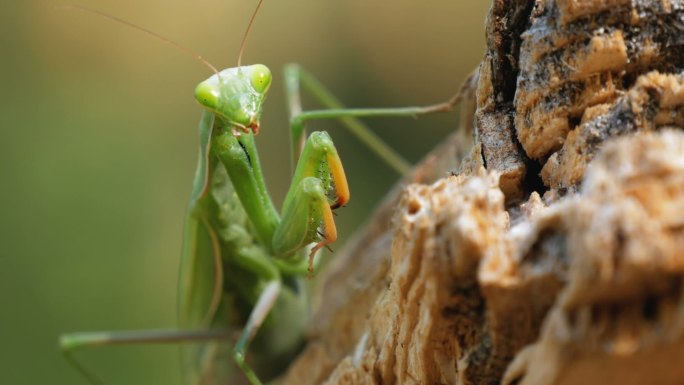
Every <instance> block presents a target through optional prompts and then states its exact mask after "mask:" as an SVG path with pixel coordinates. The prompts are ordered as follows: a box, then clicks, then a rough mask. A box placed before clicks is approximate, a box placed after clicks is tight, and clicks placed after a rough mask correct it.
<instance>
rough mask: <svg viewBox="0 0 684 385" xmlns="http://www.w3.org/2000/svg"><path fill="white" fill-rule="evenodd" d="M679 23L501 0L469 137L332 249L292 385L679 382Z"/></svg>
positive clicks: (654, 5) (635, 0)
mask: <svg viewBox="0 0 684 385" xmlns="http://www.w3.org/2000/svg"><path fill="white" fill-rule="evenodd" d="M683 32H684V0H631V1H630V0H593V1H592V0H509V1H504V0H494V1H493V4H492V7H491V10H490V13H489V16H488V18H487V21H486V37H487V52H486V54H485V57H484V59H483V61H482V63H481V65H480V67H479V77H478V76H474V77H472V78H471V79H470V81H471V84H472V87H470V90H472V91H473V94H472V97H471V98H470V99H469V100H468V102H466V103H464V106H463V109H464V113H463V124H462V126H463V127H461V131H460V132H459V133H456V134H454V135H453V136H452V137H451V138H449V139H448V140H447V141H446V143H445V144H443V145H442V147H440V148H439V149H437V150H435V151H434V152H433V153H432V154H430V155H429V156H428V157H427V158H426V160H425V161H424V162H423V163H422V164H421V165H419V166H418V167H417V168H416V170H415V171H414V173H413V174H412V175H411V176H409V177H407V178H406V180H404V181H402V184H401V185H400V186H399V187H397V188H395V190H394V191H393V192H392V193H390V194H389V195H388V198H387V199H386V201H385V202H384V204H383V205H382V206H381V208H380V209H379V211H378V212H377V213H376V214H375V216H374V217H373V219H372V222H371V223H370V224H369V225H368V226H367V228H366V230H365V231H364V232H363V233H361V234H359V235H358V236H357V239H356V240H355V242H353V244H352V245H351V246H350V247H349V248H347V249H346V250H345V251H344V252H342V253H338V255H337V256H336V262H335V264H334V266H332V267H331V269H329V270H328V272H327V275H326V277H325V278H324V287H323V291H322V293H321V298H320V303H321V305H320V308H319V309H318V311H317V313H316V315H315V316H314V326H313V328H312V330H311V336H310V341H309V343H308V345H307V346H306V348H305V350H304V352H303V353H302V354H301V356H300V357H299V358H298V360H297V361H296V362H295V363H294V364H293V365H292V366H291V368H290V370H289V371H288V373H287V374H286V375H285V377H284V380H283V382H284V383H285V384H292V385H294V384H297V385H300V384H322V383H324V384H498V383H504V384H534V385H541V384H572V383H582V384H593V383H596V384H603V383H612V382H615V383H620V384H644V383H654V384H655V383H660V384H681V383H682V382H684V365H681V363H682V362H684V285H683V284H682V283H683V277H684V133H682V131H681V129H682V128H684V114H683V106H684V73H682V70H683V68H684V37H683V36H684V34H683ZM470 133H474V135H472V136H473V139H474V140H473V141H470V140H468V139H469V138H468V136H469V135H470ZM446 170H452V172H451V173H450V175H447V172H446ZM407 182H412V184H410V185H408V186H406V183H407ZM426 183H431V184H426Z"/></svg>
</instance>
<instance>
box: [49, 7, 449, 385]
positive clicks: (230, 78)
mask: <svg viewBox="0 0 684 385" xmlns="http://www.w3.org/2000/svg"><path fill="white" fill-rule="evenodd" d="M262 2H263V0H259V2H258V4H257V6H256V9H255V11H254V13H253V15H252V18H251V19H250V21H249V24H248V27H247V29H246V32H245V35H244V37H243V40H242V44H241V47H240V53H239V55H238V65H237V67H234V68H228V69H225V70H222V71H218V70H217V69H216V68H215V67H214V66H212V65H211V64H210V63H209V62H207V61H206V60H205V59H203V58H202V57H201V56H200V55H197V54H196V53H194V52H193V51H191V50H189V49H187V48H185V47H182V46H180V45H179V44H177V43H175V42H173V41H171V40H168V39H166V38H164V37H162V36H161V35H158V34H156V33H154V32H151V31H149V30H146V29H144V28H142V27H139V26H137V25H134V24H131V23H129V22H127V21H124V20H121V19H118V18H116V17H113V16H110V15H107V14H104V13H101V12H99V11H94V10H90V9H87V8H83V7H79V6H68V7H66V8H73V9H78V10H81V11H85V12H88V13H91V14H94V15H97V16H100V17H104V18H107V19H110V20H113V21H115V22H118V23H121V24H124V25H126V26H128V27H131V28H134V29H136V30H139V31H142V32H144V33H146V34H148V35H151V36H153V37H155V38H158V39H161V40H163V41H164V42H166V43H169V44H171V45H174V46H175V47H177V48H179V49H180V50H182V51H184V52H186V53H189V54H190V55H191V56H194V57H195V58H196V59H198V60H199V61H200V62H201V63H203V64H205V65H206V66H208V67H209V68H210V69H211V71H212V72H213V73H214V74H213V75H212V76H211V77H209V78H208V79H207V80H205V81H203V82H201V83H200V84H199V85H198V86H197V87H196V89H195V98H196V100H197V101H198V103H199V104H200V105H201V106H202V107H203V108H204V109H205V111H204V113H203V115H202V118H201V120H200V124H199V137H200V140H199V142H200V145H199V158H198V164H197V169H196V174H195V178H194V182H193V187H192V193H191V198H190V203H189V207H188V211H187V218H186V223H185V228H184V235H183V237H184V238H183V250H182V256H181V267H180V279H179V291H178V293H179V294H178V299H179V301H178V309H179V324H180V329H179V330H150V331H132V332H97V333H72V334H66V335H63V336H62V337H61V339H60V347H61V348H62V351H63V352H64V353H65V356H66V357H67V359H68V360H69V362H70V363H72V364H73V365H74V366H75V367H76V368H77V370H78V371H79V372H81V374H83V375H84V376H85V377H86V379H88V380H89V381H90V382H92V383H101V381H100V380H99V379H98V378H97V377H96V376H94V375H93V374H92V373H90V372H89V371H88V370H86V369H85V368H84V367H83V366H81V365H80V364H79V362H78V361H76V360H75V358H74V356H73V351H74V350H75V349H77V348H82V347H87V346H99V345H107V344H123V343H183V345H182V346H183V348H182V367H183V371H184V381H185V383H186V384H188V385H191V384H193V385H194V384H209V383H211V384H213V383H228V381H229V379H230V376H231V368H232V367H233V364H231V362H234V363H235V364H237V366H238V367H239V368H240V370H241V371H242V372H243V373H244V375H245V376H246V378H247V379H248V380H249V382H250V383H251V384H252V385H258V384H262V380H269V379H271V378H274V377H275V376H277V375H278V374H280V372H281V371H282V370H283V369H284V368H285V367H287V363H288V361H289V359H291V358H292V357H293V356H294V355H295V354H296V353H297V351H298V350H299V349H300V348H301V346H302V344H303V341H304V332H305V329H306V321H307V318H308V298H307V294H306V291H305V287H304V282H303V278H304V277H306V276H311V275H312V274H313V272H314V270H315V265H316V264H317V261H318V259H317V258H315V257H316V256H317V255H318V251H319V250H320V249H322V248H323V247H326V246H327V245H328V244H330V243H333V242H335V240H336V239H337V230H336V227H335V221H334V217H333V210H334V209H336V208H338V207H342V206H344V205H345V204H346V203H347V202H348V201H349V196H350V193H349V188H348V186H347V180H346V177H345V173H344V169H343V166H342V162H341V160H340V157H339V155H338V153H337V150H336V148H335V146H334V144H333V141H332V139H331V138H330V136H329V135H328V133H326V132H324V131H318V132H312V133H310V134H308V135H307V133H306V131H305V123H306V122H307V121H309V120H313V119H341V120H342V122H343V124H344V125H345V126H346V127H347V128H349V129H350V130H351V131H352V132H353V133H354V134H356V135H357V136H358V137H359V138H360V139H361V140H362V141H363V142H364V143H366V144H367V145H369V146H370V147H371V148H373V149H375V150H376V151H377V152H378V154H379V155H380V156H381V157H382V158H383V159H384V160H385V161H387V162H388V163H389V164H390V165H391V166H392V167H394V168H395V169H396V170H397V171H399V172H400V173H405V172H407V171H408V170H409V168H410V165H409V164H408V163H407V162H405V161H404V160H403V159H402V158H401V157H400V156H398V155H397V154H396V153H395V152H394V151H393V150H392V149H391V148H390V147H388V146H387V145H386V144H384V142H382V141H381V140H380V139H378V138H377V137H376V136H375V135H373V134H372V132H371V131H370V130H368V128H367V127H366V126H365V125H363V123H361V122H360V121H359V120H357V118H359V117H375V116H415V115H420V114H426V113H432V112H439V111H449V110H451V108H452V107H453V105H454V104H456V103H457V102H458V99H459V95H458V94H457V95H456V96H454V97H453V98H452V99H451V100H449V101H448V102H445V103H441V104H436V105H431V106H427V107H404V108H374V109H345V108H343V106H342V104H341V103H340V102H339V101H338V100H337V99H335V98H334V97H333V96H332V94H331V93H330V92H329V91H328V90H327V89H325V88H324V87H323V86H322V85H321V84H320V83H319V82H318V81H317V80H316V79H315V78H314V77H313V76H311V75H310V74H309V73H308V72H306V71H305V70H303V69H302V68H300V67H299V66H297V65H289V66H288V67H287V68H286V69H285V84H286V95H287V99H288V100H287V103H288V106H289V109H290V117H291V119H290V132H291V148H292V155H291V159H292V165H293V166H294V173H293V178H292V183H291V186H290V189H289V191H288V193H287V195H286V197H285V200H284V202H283V205H282V210H281V212H278V211H277V210H276V209H275V206H274V204H273V202H272V200H271V197H270V195H269V193H268V191H267V189H266V183H265V180H264V177H263V173H262V170H261V166H260V163H259V155H258V152H257V147H256V142H255V137H256V135H257V134H258V133H259V129H260V123H259V118H260V116H261V111H262V105H263V102H264V99H265V97H266V93H267V91H268V89H269V86H270V84H271V80H272V75H271V72H270V70H269V69H268V68H267V67H266V66H265V65H262V64H254V65H246V66H243V65H242V52H243V50H244V47H245V42H246V39H247V36H248V35H249V30H250V28H251V26H252V25H253V22H254V19H255V16H256V15H257V13H258V10H259V8H260V6H261V4H262ZM300 87H303V88H304V89H306V90H308V91H309V92H311V93H312V94H313V95H314V96H316V97H317V98H318V99H319V100H320V102H321V103H322V104H323V105H324V106H325V107H326V108H327V109H323V110H313V111H302V108H301V103H300V97H299V93H300ZM236 330H239V333H237V335H236V334H235V333H234V331H236ZM230 345H232V347H231V346H230ZM248 351H249V355H250V358H249V360H248V359H247V353H248ZM248 361H249V362H248ZM257 373H259V374H258V375H257Z"/></svg>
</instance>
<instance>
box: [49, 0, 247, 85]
mask: <svg viewBox="0 0 684 385" xmlns="http://www.w3.org/2000/svg"><path fill="white" fill-rule="evenodd" d="M259 4H260V5H261V3H259ZM57 8H60V9H76V10H79V11H82V12H87V13H90V14H92V15H95V16H99V17H103V18H105V19H108V20H111V21H113V22H116V23H120V24H123V25H125V26H126V27H129V28H132V29H134V30H136V31H140V32H142V33H145V34H147V35H149V36H152V37H154V38H157V39H159V40H161V41H163V42H164V43H166V44H169V45H170V46H172V47H174V48H176V49H178V50H180V51H181V52H183V53H185V54H186V55H188V56H190V57H192V58H194V59H196V60H197V61H199V62H200V63H202V64H204V65H205V66H207V67H209V69H210V70H212V71H213V72H214V73H215V74H217V75H218V73H219V71H218V70H217V69H216V67H214V66H213V65H212V64H211V63H209V61H207V59H205V58H204V57H202V55H200V54H198V53H197V52H195V51H193V50H191V49H190V48H188V47H185V46H183V45H181V44H179V43H176V42H175V41H173V40H171V39H168V38H166V37H164V36H162V35H160V34H158V33H156V32H153V31H150V30H149V29H146V28H143V27H141V26H139V25H136V24H133V23H131V22H130V21H126V20H124V19H120V18H118V17H116V16H112V15H109V14H106V13H104V12H100V11H96V10H94V9H90V8H86V7H83V6H80V5H60V6H58V7H57ZM257 9H258V8H257ZM250 25H251V23H250ZM248 31H249V29H248ZM243 44H244V41H243ZM240 52H241V53H242V50H240Z"/></svg>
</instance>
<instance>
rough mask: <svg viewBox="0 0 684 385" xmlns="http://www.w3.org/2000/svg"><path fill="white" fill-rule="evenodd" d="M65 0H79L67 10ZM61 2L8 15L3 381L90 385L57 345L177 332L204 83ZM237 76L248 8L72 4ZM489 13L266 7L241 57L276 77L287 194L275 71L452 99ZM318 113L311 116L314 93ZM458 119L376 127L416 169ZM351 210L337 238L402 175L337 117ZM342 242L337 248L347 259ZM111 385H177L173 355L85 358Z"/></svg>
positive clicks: (265, 144) (198, 72)
mask: <svg viewBox="0 0 684 385" xmlns="http://www.w3.org/2000/svg"><path fill="white" fill-rule="evenodd" d="M70 1H71V0H70ZM60 3H61V2H55V1H41V0H33V1H18V0H17V1H12V0H9V1H2V2H0V205H1V209H0V384H12V385H15V384H84V383H85V382H84V381H83V380H82V379H81V378H80V377H79V376H78V375H77V373H75V372H74V371H73V370H72V369H71V368H70V367H68V366H67V365H66V363H65V361H64V360H63V359H62V357H61V356H60V354H59V351H58V349H57V338H58V335H59V334H60V333H63V332H67V331H79V330H108V329H118V330H124V329H145V328H159V327H173V326H174V325H175V319H176V316H175V301H176V277H177V274H178V272H177V267H178V264H179V261H178V260H179V251H180V247H181V232H182V225H183V218H184V215H185V207H186V203H187V200H188V196H189V192H190V186H191V180H192V176H193V173H194V168H195V159H196V151H197V149H196V147H197V145H196V143H197V139H196V127H197V122H198V120H199V117H200V114H201V112H200V108H199V106H198V105H197V104H196V103H195V102H194V101H193V97H192V91H193V89H194V86H195V85H196V83H198V82H199V81H200V80H202V79H204V78H205V77H208V76H209V75H210V73H208V71H207V69H206V68H204V67H203V66H201V65H199V64H198V63H197V62H195V61H193V60H191V59H190V58H188V57H186V56H184V55H182V54H180V53H179V52H178V51H176V50H174V49H172V48H170V47H169V46H167V45H164V44H162V43H159V42H158V41H155V40H153V39H150V38H149V37H147V36H145V35H143V34H141V33H136V32H133V31H130V30H128V29H126V28H124V27H122V26H120V25H116V24H113V23H111V22H108V21H106V20H101V19H99V18H96V17H93V16H90V15H87V14H82V13H79V12H75V11H58V10H55V9H54V6H55V5H57V4H60ZM74 3H77V4H80V5H85V6H88V7H91V8H94V9H98V10H102V11H104V12H108V13H111V14H113V15H117V16H120V17H122V18H125V19H126V20H129V21H132V22H134V23H138V24H140V25H143V26H145V27H147V28H150V29H152V30H154V31H157V32H159V33H161V34H163V35H165V36H168V37H169V38H171V39H174V40H177V41H179V42H180V43H182V44H184V45H186V46H188V47H191V48H193V49H195V50H197V51H199V52H201V53H203V54H204V55H205V56H206V57H207V58H208V59H209V60H210V61H211V62H213V63H214V64H215V65H216V66H219V67H227V66H232V65H234V63H235V61H236V59H237V51H238V45H239V42H240V38H241V36H242V33H243V31H244V29H245V26H246V23H247V20H248V18H249V16H250V14H251V12H252V9H253V7H254V5H255V3H256V2H255V1H254V0H249V1H248V0H194V1H188V0H165V1H162V0H148V1H113V0H108V1H105V0H99V1H98V0H79V1H74ZM488 3H489V2H488V1H486V0H477V1H456V0H451V1H449V0H423V1H409V0H345V1H321V0H278V1H275V0H268V1H266V3H265V4H264V7H263V8H262V12H261V14H260V15H259V16H258V18H257V21H256V24H255V26H254V29H253V32H252V34H251V36H250V38H249V46H248V48H247V50H246V52H245V62H247V63H253V62H261V63H264V64H267V65H268V66H269V67H270V68H271V69H272V70H273V72H274V75H275V83H274V84H273V86H272V88H271V90H272V91H271V93H270V96H269V99H268V101H267V103H266V106H265V107H266V110H265V112H264V115H263V120H262V134H261V135H260V136H259V138H258V139H259V146H260V151H261V155H262V158H263V159H262V161H263V166H264V168H265V173H266V176H267V178H268V183H269V187H270V189H271V191H272V193H273V196H274V199H275V201H276V202H280V201H281V200H282V197H283V196H284V194H285V191H286V189H287V186H288V183H289V180H288V179H289V169H288V167H287V165H288V164H289V163H288V162H289V158H288V157H289V154H288V145H287V144H288V143H289V142H288V136H287V135H288V133H287V131H288V130H287V126H286V119H287V118H286V111H285V108H284V99H283V90H282V77H281V69H282V68H283V65H284V64H285V63H288V62H299V63H301V64H302V65H304V66H305V67H306V68H308V69H309V70H310V71H312V72H313V73H315V74H316V75H317V76H318V77H319V78H320V80H321V81H322V82H323V83H324V84H326V85H328V86H329V87H330V88H331V89H332V90H334V92H335V93H336V94H337V95H338V96H339V97H340V98H341V99H342V100H343V101H344V102H345V103H346V104H347V105H349V106H356V107H364V106H366V107H371V106H400V105H416V104H430V103H434V102H438V101H442V100H445V99H447V98H448V97H449V96H450V95H451V94H453V93H454V92H455V91H456V90H457V88H458V86H459V85H460V83H461V81H462V80H463V79H464V78H465V76H466V75H467V74H468V73H469V72H470V71H471V70H472V69H473V68H474V67H475V66H476V65H477V63H478V62H479V60H480V59H481V57H482V53H483V47H484V32H483V24H484V16H485V14H486V11H487V8H488V5H489V4H488ZM305 103H306V105H307V106H309V107H312V106H314V105H315V104H314V103H313V102H312V101H311V100H310V98H305ZM457 121H458V116H457V115H456V114H449V115H444V116H434V117H427V118H421V119H420V120H417V121H416V120H411V119H404V120H401V119H375V120H371V121H369V123H370V125H371V126H372V127H373V128H374V130H375V131H376V132H378V133H379V134H380V135H381V136H382V137H384V138H386V140H387V141H388V142H389V143H390V144H392V145H393V146H394V147H395V148H397V149H398V150H399V151H400V152H401V153H402V154H404V155H405V156H406V157H407V158H408V159H410V160H412V161H417V160H419V159H420V158H421V156H422V155H424V154H425V153H426V152H428V151H429V150H430V149H431V148H432V147H433V146H434V145H435V144H436V143H438V142H439V140H440V139H441V138H443V137H444V136H445V135H447V134H448V133H449V131H450V130H452V129H453V128H454V127H455V126H456V123H457ZM313 128H318V129H327V130H329V131H330V132H331V135H332V136H333V138H334V139H335V142H336V145H337V147H338V149H339V151H340V153H341V156H342V158H343V161H344V162H345V167H346V169H347V175H348V177H349V181H350V184H351V188H352V201H351V204H350V206H349V207H348V208H345V209H344V210H341V211H340V212H339V214H340V215H339V216H338V219H339V223H340V232H341V234H342V238H343V240H342V242H340V244H342V243H343V241H344V238H347V237H348V236H349V234H351V233H352V232H353V231H354V230H355V229H357V228H358V227H359V226H360V224H361V223H362V222H363V221H364V219H365V218H366V216H367V215H368V213H369V212H370V211H371V210H372V209H373V207H374V205H375V204H376V203H377V201H378V200H379V199H380V198H381V197H382V196H383V194H384V193H385V191H387V189H388V188H389V187H390V186H391V184H392V183H393V182H394V181H395V180H396V179H397V178H398V175H396V174H395V173H394V172H393V171H392V170H391V169H390V168H389V167H387V166H385V165H384V164H383V163H382V162H381V161H380V160H379V159H377V158H376V157H374V156H373V154H372V153H371V152H370V151H369V150H367V149H366V148H364V147H363V146H361V145H360V144H359V143H358V142H356V141H355V140H354V139H353V138H351V137H350V136H349V135H348V134H347V133H346V132H344V130H343V129H340V128H339V127H338V126H337V125H336V124H334V123H333V122H330V121H328V122H324V123H323V124H317V125H315V126H314V127H313ZM340 244H338V245H336V248H340V247H341V246H340ZM79 356H80V357H81V359H82V360H83V361H84V362H86V363H87V364H88V365H89V366H90V367H91V368H93V369H95V370H96V371H97V372H98V373H99V374H100V375H101V376H102V377H103V378H105V379H106V380H107V383H108V384H169V385H174V384H180V377H179V372H178V370H177V358H178V354H177V348H176V347H174V346H149V347H111V348H103V349H94V350H89V351H83V352H81V353H80V355H79Z"/></svg>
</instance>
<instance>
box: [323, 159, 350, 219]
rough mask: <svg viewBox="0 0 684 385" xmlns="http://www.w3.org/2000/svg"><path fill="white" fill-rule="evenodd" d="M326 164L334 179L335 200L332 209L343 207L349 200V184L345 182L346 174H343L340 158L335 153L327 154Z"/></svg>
mask: <svg viewBox="0 0 684 385" xmlns="http://www.w3.org/2000/svg"><path fill="white" fill-rule="evenodd" d="M328 165H329V167H330V173H331V174H332V177H333V180H334V181H335V195H336V196H337V201H336V202H335V203H334V204H333V205H332V209H333V210H334V209H336V208H339V207H343V206H344V205H346V204H347V202H349V184H348V183H347V176H346V175H345V174H344V167H342V162H341V161H340V158H339V157H338V156H337V155H335V156H332V155H330V154H329V155H328Z"/></svg>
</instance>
